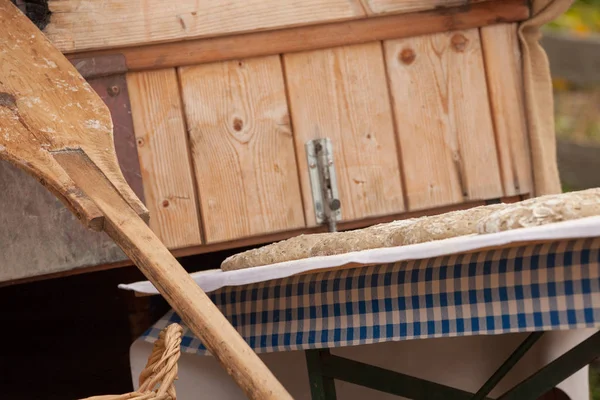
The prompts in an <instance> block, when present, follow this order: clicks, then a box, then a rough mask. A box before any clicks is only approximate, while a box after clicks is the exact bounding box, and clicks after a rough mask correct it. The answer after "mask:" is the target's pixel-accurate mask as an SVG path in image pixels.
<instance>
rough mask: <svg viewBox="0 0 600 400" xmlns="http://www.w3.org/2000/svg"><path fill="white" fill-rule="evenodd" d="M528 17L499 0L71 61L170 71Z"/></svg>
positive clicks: (521, 5)
mask: <svg viewBox="0 0 600 400" xmlns="http://www.w3.org/2000/svg"><path fill="white" fill-rule="evenodd" d="M528 17H529V8H528V5H527V0H494V1H486V2H483V3H478V4H473V5H471V6H469V7H455V8H450V9H444V10H433V11H426V12H420V13H412V14H401V15H392V16H384V17H375V18H368V19H359V20H353V21H346V22H337V23H330V24H323V25H313V26H306V27H297V28H286V29H280V30H276V31H270V32H254V33H248V34H242V35H231V36H225V37H218V38H209V39H196V40H187V41H181V42H174V43H166V44H156V45H148V46H135V47H127V48H123V49H118V50H115V49H113V50H107V51H96V52H91V53H80V54H77V55H72V56H71V57H77V58H79V57H90V56H94V55H107V54H114V53H116V52H118V53H122V54H123V56H124V57H125V58H126V60H127V66H128V68H129V69H130V70H143V69H152V68H167V67H177V66H184V65H194V64H200V63H206V62H213V61H223V60H231V59H238V58H247V57H254V56H266V55H272V54H280V53H290V52H298V51H306V50H315V49H324V48H329V47H335V46H342V45H351V44H359V43H367V42H372V41H377V40H387V39H396V38H405V37H411V36H417V35H423V34H429V33H436V32H445V31H448V30H458V29H468V28H475V27H480V26H485V25H489V24H494V23H497V22H513V21H522V20H525V19H527V18H528Z"/></svg>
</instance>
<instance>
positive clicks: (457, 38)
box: [450, 33, 469, 53]
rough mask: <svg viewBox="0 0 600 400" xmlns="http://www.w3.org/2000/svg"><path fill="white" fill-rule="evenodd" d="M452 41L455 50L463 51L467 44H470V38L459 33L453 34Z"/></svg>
mask: <svg viewBox="0 0 600 400" xmlns="http://www.w3.org/2000/svg"><path fill="white" fill-rule="evenodd" d="M450 43H452V48H453V49H454V50H455V51H458V52H459V53H462V52H463V51H465V49H466V48H467V45H468V44H469V39H467V38H466V37H465V36H464V35H461V34H460V33H457V34H456V35H453V36H452V39H450Z"/></svg>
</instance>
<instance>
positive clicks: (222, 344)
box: [0, 0, 291, 400]
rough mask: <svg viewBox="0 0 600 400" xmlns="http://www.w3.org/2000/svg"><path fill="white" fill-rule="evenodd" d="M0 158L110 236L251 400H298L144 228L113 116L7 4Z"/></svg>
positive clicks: (0, 6) (1, 38)
mask: <svg viewBox="0 0 600 400" xmlns="http://www.w3.org/2000/svg"><path fill="white" fill-rule="evenodd" d="M0 159H4V160H8V161H9V162H11V163H13V164H14V165H16V166H17V167H20V168H22V169H23V170H25V171H27V172H28V173H29V174H31V175H33V176H34V177H35V178H36V179H38V180H39V181H40V182H41V183H42V185H44V186H45V187H47V188H48V189H49V190H50V191H52V192H53V193H54V194H55V195H56V196H57V197H58V198H59V199H61V200H62V201H63V203H65V205H66V206H67V207H68V208H69V209H70V210H71V211H72V212H74V213H75V215H76V216H77V217H78V218H79V219H80V220H81V222H82V223H83V224H85V225H86V226H87V227H89V228H91V229H94V230H97V231H101V230H104V231H105V232H106V233H107V234H108V235H109V236H110V237H111V238H112V239H113V240H114V241H115V242H116V243H117V245H119V247H121V249H122V250H123V251H124V252H125V253H126V254H127V255H128V256H129V257H130V258H131V259H132V260H133V261H134V263H135V264H136V265H137V266H138V267H139V268H140V270H141V271H142V272H143V273H144V275H145V276H146V277H147V278H148V279H149V280H150V281H151V282H152V283H153V284H154V286H155V287H156V288H157V289H158V290H159V292H160V293H161V294H162V295H163V296H164V297H165V299H166V300H167V301H168V302H169V304H170V305H171V306H172V307H173V309H175V311H176V312H177V313H178V315H179V316H180V317H181V318H182V320H183V321H184V322H185V323H186V324H187V326H188V327H189V328H190V329H191V330H192V332H194V334H195V335H196V336H197V337H198V338H199V339H200V340H201V341H202V343H203V344H204V345H205V346H206V347H207V348H208V349H209V351H210V352H211V353H212V354H213V355H214V356H215V358H216V359H217V360H218V361H219V362H220V363H221V365H222V366H223V367H224V368H225V369H226V370H227V372H228V373H229V374H230V375H231V376H232V377H233V379H234V380H235V381H236V383H237V384H238V386H240V388H241V389H242V390H243V391H244V392H245V393H246V395H247V396H248V397H249V398H251V399H278V400H279V399H291V396H290V395H289V394H288V393H287V391H286V390H285V388H284V387H283V386H282V385H281V384H280V383H279V382H278V381H277V379H276V378H275V377H274V376H273V374H272V373H271V372H270V371H269V370H268V369H267V367H266V366H265V365H264V364H263V363H262V361H261V360H260V359H259V358H258V356H257V355H256V354H255V353H254V352H253V351H252V349H251V348H250V347H249V346H248V344H247V343H246V342H245V341H244V339H243V338H242V337H241V336H240V335H239V334H238V332H237V331H236V330H235V329H234V328H233V327H232V326H231V325H230V324H229V322H228V321H227V319H226V318H225V317H224V316H223V314H222V313H221V312H220V311H219V310H218V309H217V308H216V306H215V305H214V304H213V303H212V302H211V300H210V299H209V298H208V296H206V294H205V293H204V292H203V291H202V290H201V289H200V287H199V286H198V285H197V284H196V283H195V282H194V281H193V279H192V278H191V277H190V276H189V275H188V274H187V272H186V271H185V270H184V269H183V268H182V267H181V265H180V264H179V263H178V262H177V260H176V259H175V258H174V257H173V256H172V255H171V253H170V252H169V251H168V249H167V248H166V247H165V246H164V245H163V243H162V242H161V241H160V240H159V239H158V237H157V236H156V235H155V234H154V233H153V232H152V231H151V230H150V228H149V227H148V226H147V224H146V223H147V220H148V211H147V209H146V208H145V206H144V205H143V204H142V203H141V201H140V200H139V199H138V198H137V197H136V195H135V194H134V193H133V191H132V190H131V188H130V187H129V186H128V185H127V183H126V182H125V179H124V177H123V175H122V173H121V170H120V168H119V165H118V162H117V158H116V155H115V149H114V143H113V132H112V121H111V116H110V112H109V110H108V108H107V107H106V105H105V104H104V103H103V102H102V100H101V99H100V98H99V96H98V95H97V94H96V93H95V92H94V91H93V90H92V88H91V87H90V86H89V85H88V84H87V83H86V81H85V80H84V79H83V78H82V77H81V76H80V75H79V73H78V72H77V70H76V69H75V68H74V67H73V66H72V64H71V63H70V62H69V61H68V60H67V59H66V58H65V57H64V56H63V55H62V54H61V53H60V52H59V51H58V50H56V49H55V48H54V46H53V45H52V44H51V43H50V41H49V40H47V39H46V37H45V36H44V35H43V34H42V33H41V32H40V31H39V30H38V29H37V28H36V26H35V25H34V24H33V23H32V22H31V21H29V19H28V18H27V17H25V16H24V15H23V14H22V13H21V12H20V11H19V10H18V9H17V8H16V7H15V6H14V5H13V4H12V3H11V2H10V1H9V0H0Z"/></svg>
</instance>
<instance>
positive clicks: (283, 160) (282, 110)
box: [180, 56, 304, 243]
mask: <svg viewBox="0 0 600 400" xmlns="http://www.w3.org/2000/svg"><path fill="white" fill-rule="evenodd" d="M180 77H181V86H182V88H183V99H184V103H185V111H186V117H187V120H188V126H189V131H190V141H191V148H192V154H193V160H194V166H195V170H196V179H197V182H198V190H199V193H200V203H201V206H202V207H201V208H202V218H203V225H204V230H205V234H206V240H207V242H208V243H214V242H219V241H226V240H233V239H239V238H243V237H247V236H253V235H260V234H265V233H271V232H277V231H282V230H289V229H295V228H299V227H302V226H304V214H303V211H302V200H301V196H300V188H299V184H298V172H297V166H296V160H295V155H294V146H293V140H292V132H291V128H290V123H289V114H288V108H287V102H286V97H285V87H284V82H283V73H282V70H281V63H280V60H279V57H277V56H271V57H267V58H258V59H250V60H245V61H230V62H226V63H215V64H206V65H202V66H196V67H186V68H182V69H180Z"/></svg>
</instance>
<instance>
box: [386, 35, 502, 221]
mask: <svg viewBox="0 0 600 400" xmlns="http://www.w3.org/2000/svg"><path fill="white" fill-rule="evenodd" d="M385 52H386V60H387V67H388V74H389V78H390V87H391V91H392V97H393V100H394V101H393V103H394V112H395V115H396V123H397V131H398V136H399V138H400V149H401V154H402V160H403V168H404V176H405V183H406V191H407V197H408V208H409V209H410V210H415V209H424V208H430V207H436V206H442V205H447V204H452V203H458V202H462V201H465V200H482V199H490V198H498V197H501V196H502V183H501V181H500V173H499V167H498V157H497V154H496V145H495V141H494V132H493V127H492V119H491V115H490V107H489V103H488V94H487V90H486V82H485V73H484V69H483V68H484V67H483V56H482V53H481V47H480V41H479V32H478V30H477V29H472V30H468V31H460V32H453V33H439V34H434V35H427V36H420V37H416V38H410V39H400V40H393V41H387V42H386V43H385Z"/></svg>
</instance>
